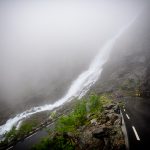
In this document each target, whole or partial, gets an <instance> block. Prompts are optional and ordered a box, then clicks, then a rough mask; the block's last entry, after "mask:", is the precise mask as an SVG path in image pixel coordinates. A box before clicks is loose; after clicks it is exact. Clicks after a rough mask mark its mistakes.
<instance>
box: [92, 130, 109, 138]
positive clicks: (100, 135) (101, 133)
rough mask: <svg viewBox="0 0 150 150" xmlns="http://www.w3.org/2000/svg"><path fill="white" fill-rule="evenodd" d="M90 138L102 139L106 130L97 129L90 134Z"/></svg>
mask: <svg viewBox="0 0 150 150" xmlns="http://www.w3.org/2000/svg"><path fill="white" fill-rule="evenodd" d="M92 136H93V137H94V138H97V139H101V138H104V136H106V128H104V127H103V128H102V127H101V128H98V129H95V130H94V131H93V132H92Z"/></svg>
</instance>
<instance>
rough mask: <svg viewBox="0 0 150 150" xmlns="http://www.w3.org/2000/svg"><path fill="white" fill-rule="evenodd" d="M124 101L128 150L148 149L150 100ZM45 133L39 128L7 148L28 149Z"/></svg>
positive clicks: (123, 112)
mask: <svg viewBox="0 0 150 150" xmlns="http://www.w3.org/2000/svg"><path fill="white" fill-rule="evenodd" d="M124 102H125V106H124V108H123V109H122V114H123V118H124V121H125V126H126V129H127V136H128V144H129V150H150V100H149V99H143V98H138V97H137V98H136V97H134V98H125V99H124ZM49 126H50V125H49ZM46 135H47V132H46V131H45V130H43V129H41V130H39V131H37V132H36V133H34V134H32V135H31V136H29V137H27V138H26V139H25V140H23V141H22V142H19V143H17V144H16V145H14V146H13V147H9V148H8V149H7V150H9V149H14V150H20V149H21V150H28V149H30V148H31V147H32V145H33V144H35V143H37V142H39V140H40V139H41V138H42V137H44V136H46Z"/></svg>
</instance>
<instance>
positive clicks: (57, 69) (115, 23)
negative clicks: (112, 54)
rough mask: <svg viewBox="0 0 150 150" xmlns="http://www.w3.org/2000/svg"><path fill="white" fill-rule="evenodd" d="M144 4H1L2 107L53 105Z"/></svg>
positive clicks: (120, 0) (55, 0)
mask: <svg viewBox="0 0 150 150" xmlns="http://www.w3.org/2000/svg"><path fill="white" fill-rule="evenodd" d="M143 7H144V1H143V2H141V1H138V0H137V1H136V0H132V1H131V0H130V1H124V0H111V1H109V0H103V1H102V0H99V1H98V0H88V1H84V0H82V1H79V0H74V1H73V0H72V1H66V0H64V1H62V0H61V1H58V0H49V1H48V0H47V1H46V0H39V1H34V0H31V1H16V0H14V1H9V0H8V1H7V0H1V1H0V22H1V23H0V103H6V104H9V105H14V106H16V104H22V103H29V102H30V101H32V103H34V105H38V104H42V103H53V102H54V101H56V100H57V99H59V98H60V97H62V96H63V95H64V94H65V92H66V91H67V89H68V88H69V86H70V85H71V83H72V81H73V80H74V79H76V78H77V76H78V75H79V74H80V73H81V72H83V71H84V70H85V69H86V68H87V67H88V66H89V64H90V62H91V61H92V59H93V58H94V57H95V56H96V54H97V53H98V52H99V50H100V48H101V47H102V46H103V44H104V43H105V42H106V41H107V40H108V39H109V38H110V37H113V35H114V34H116V32H117V31H118V30H119V29H120V28H121V27H122V26H123V25H124V24H127V23H128V22H129V21H130V20H131V19H132V18H134V17H135V16H136V15H137V14H138V13H140V11H141V9H142V8H143Z"/></svg>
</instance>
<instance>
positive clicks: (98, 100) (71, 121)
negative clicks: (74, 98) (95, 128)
mask: <svg viewBox="0 0 150 150" xmlns="http://www.w3.org/2000/svg"><path fill="white" fill-rule="evenodd" d="M109 103H111V100H110V99H109V97H108V95H107V94H103V95H101V96H98V95H95V94H92V95H90V96H89V98H87V99H81V100H80V101H78V102H77V104H76V106H75V107H74V109H73V110H72V112H71V113H70V114H68V115H63V116H62V117H60V118H59V119H58V120H57V122H56V124H55V128H54V130H53V131H50V132H49V134H50V136H48V137H45V138H44V139H42V141H41V142H40V143H38V144H36V145H35V146H33V150H47V149H49V148H51V149H54V150H55V149H56V150H57V149H60V150H64V149H67V150H73V149H75V145H76V143H75V142H74V141H73V140H71V139H70V138H69V139H67V138H66V137H64V133H70V132H71V133H73V134H74V135H77V134H78V130H77V129H79V128H80V127H81V126H83V125H86V124H87V123H89V120H88V119H87V115H88V114H94V116H96V115H100V114H101V113H102V111H103V105H106V104H109ZM54 133H55V134H54ZM53 135H55V136H53Z"/></svg>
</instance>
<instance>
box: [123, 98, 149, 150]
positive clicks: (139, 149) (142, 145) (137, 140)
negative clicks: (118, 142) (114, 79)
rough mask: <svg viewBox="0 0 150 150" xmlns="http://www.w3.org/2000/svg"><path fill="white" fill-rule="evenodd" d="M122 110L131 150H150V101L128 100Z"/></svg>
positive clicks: (140, 99) (141, 99)
mask: <svg viewBox="0 0 150 150" xmlns="http://www.w3.org/2000/svg"><path fill="white" fill-rule="evenodd" d="M124 101H125V107H124V109H122V114H123V117H124V121H125V125H126V129H127V134H128V142H129V149H130V150H150V99H144V98H138V97H137V98H126V99H125V100H124Z"/></svg>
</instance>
